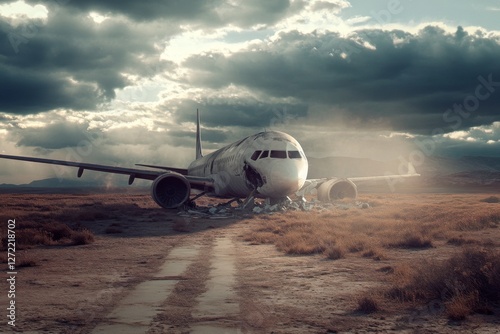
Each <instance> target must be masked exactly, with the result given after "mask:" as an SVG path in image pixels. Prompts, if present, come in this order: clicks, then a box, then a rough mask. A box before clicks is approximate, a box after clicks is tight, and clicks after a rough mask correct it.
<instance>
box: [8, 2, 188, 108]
mask: <svg viewBox="0 0 500 334" xmlns="http://www.w3.org/2000/svg"><path fill="white" fill-rule="evenodd" d="M5 26H8V30H7V33H6V37H7V38H3V39H1V41H0V55H1V56H2V61H1V62H0V73H1V74H2V80H1V82H0V110H2V111H4V112H9V113H13V114H30V113H38V112H44V111H50V110H54V109H72V110H95V109H97V108H98V107H99V106H100V105H102V104H103V103H106V102H109V101H111V100H113V99H114V98H115V90H116V89H119V88H124V87H125V86H127V85H130V84H133V80H132V79H130V78H131V76H134V75H135V76H141V77H147V76H152V75H155V74H156V73H157V72H159V71H162V70H165V69H166V68H168V66H169V64H168V62H163V61H159V60H158V59H159V53H160V51H159V50H157V49H155V46H154V41H155V37H158V33H159V32H160V30H159V26H156V25H155V24H135V25H131V24H130V21H128V20H127V19H125V18H117V19H113V20H106V21H105V22H103V23H102V24H99V25H98V24H95V22H93V21H92V20H91V18H90V17H87V16H81V15H75V14H74V13H72V12H71V11H68V10H67V8H64V7H57V8H55V9H54V10H53V11H51V12H50V13H49V16H48V18H47V19H46V21H45V22H43V21H34V22H30V23H21V24H20V25H18V26H11V25H8V24H6V23H5V22H4V27H5ZM6 29H7V28H6ZM27 29H30V30H29V31H28V30H27ZM177 29H178V28H176V27H171V28H170V29H169V26H168V25H166V26H165V25H162V31H161V35H164V34H168V33H169V31H170V32H172V33H173V32H174V31H176V30H177ZM145 35H146V36H148V38H144V37H143V36H145ZM156 41H159V42H161V39H160V38H159V37H158V40H156Z"/></svg>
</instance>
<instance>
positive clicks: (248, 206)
mask: <svg viewBox="0 0 500 334" xmlns="http://www.w3.org/2000/svg"><path fill="white" fill-rule="evenodd" d="M255 194H257V189H254V190H252V192H251V193H250V194H249V195H248V196H247V198H245V200H244V201H243V204H242V205H241V208H242V209H243V210H249V211H250V210H253V208H254V207H255Z"/></svg>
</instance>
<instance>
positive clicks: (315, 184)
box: [297, 163, 420, 196]
mask: <svg viewBox="0 0 500 334" xmlns="http://www.w3.org/2000/svg"><path fill="white" fill-rule="evenodd" d="M417 176H420V174H418V173H417V171H416V170H415V167H413V165H412V164H411V163H410V164H408V172H407V173H406V174H395V175H390V174H388V175H383V176H361V177H348V178H336V177H330V178H322V179H308V180H306V182H305V183H304V185H303V186H302V188H301V189H300V190H299V191H297V195H298V196H304V194H308V193H311V192H312V191H313V190H317V189H318V188H319V187H320V186H321V185H322V184H324V183H325V182H329V183H332V182H337V181H340V182H342V183H346V182H348V183H351V186H348V187H352V188H353V189H354V190H353V193H354V194H355V193H357V190H356V186H355V184H354V183H363V182H369V181H391V180H395V179H405V178H412V177H417ZM331 186H333V184H331Z"/></svg>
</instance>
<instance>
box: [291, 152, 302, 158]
mask: <svg viewBox="0 0 500 334" xmlns="http://www.w3.org/2000/svg"><path fill="white" fill-rule="evenodd" d="M288 157H289V158H290V159H301V158H302V156H301V155H300V152H299V151H288Z"/></svg>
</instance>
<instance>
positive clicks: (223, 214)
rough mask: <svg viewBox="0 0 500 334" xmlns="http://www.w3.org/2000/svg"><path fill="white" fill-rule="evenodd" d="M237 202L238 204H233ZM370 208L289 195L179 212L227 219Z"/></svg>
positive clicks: (351, 203)
mask: <svg viewBox="0 0 500 334" xmlns="http://www.w3.org/2000/svg"><path fill="white" fill-rule="evenodd" d="M233 203H236V204H237V206H233ZM354 208H357V209H368V208H370V204H368V203H365V202H360V201H350V202H345V201H339V202H332V203H324V202H321V201H319V200H317V199H314V200H312V201H307V200H306V199H305V198H304V197H299V198H298V199H296V200H292V199H290V198H289V197H287V198H285V199H283V200H281V201H279V202H278V203H273V204H271V201H270V200H269V199H266V200H263V201H259V200H257V201H256V200H254V199H252V200H245V201H240V200H238V201H236V200H232V201H230V202H228V203H221V204H218V205H208V206H194V207H193V206H190V207H189V208H186V209H185V210H182V211H180V212H179V213H178V214H179V215H180V216H182V217H198V218H209V219H226V218H236V217H251V216H253V215H260V214H270V215H271V214H275V213H278V212H288V211H318V212H323V211H329V210H334V209H340V210H349V209H354Z"/></svg>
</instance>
